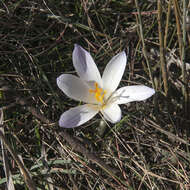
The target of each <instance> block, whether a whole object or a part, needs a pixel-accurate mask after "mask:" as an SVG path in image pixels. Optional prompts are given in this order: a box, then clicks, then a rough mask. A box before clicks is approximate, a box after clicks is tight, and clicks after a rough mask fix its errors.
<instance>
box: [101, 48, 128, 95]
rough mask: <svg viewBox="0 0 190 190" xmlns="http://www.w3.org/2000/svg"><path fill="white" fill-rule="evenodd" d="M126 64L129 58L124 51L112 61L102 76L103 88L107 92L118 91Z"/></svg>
mask: <svg viewBox="0 0 190 190" xmlns="http://www.w3.org/2000/svg"><path fill="white" fill-rule="evenodd" d="M126 63H127V56H126V54H125V52H124V51H123V52H121V53H119V54H117V55H115V56H114V57H113V58H112V59H111V60H110V62H109V63H108V64H107V66H106V68H105V70H104V73H103V76H102V80H103V85H104V87H103V88H104V89H105V90H108V91H109V92H114V91H115V90H116V89H117V87H118V85H119V83H120V81H121V78H122V76H123V73H124V71H125V67H126Z"/></svg>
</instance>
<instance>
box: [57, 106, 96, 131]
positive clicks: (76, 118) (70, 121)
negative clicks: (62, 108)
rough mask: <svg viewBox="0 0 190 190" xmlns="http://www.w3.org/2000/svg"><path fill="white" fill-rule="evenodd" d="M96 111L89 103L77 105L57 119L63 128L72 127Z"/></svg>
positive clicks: (88, 118)
mask: <svg viewBox="0 0 190 190" xmlns="http://www.w3.org/2000/svg"><path fill="white" fill-rule="evenodd" d="M97 113H98V109H95V108H94V107H91V105H89V104H85V105H82V106H77V107H75V108H71V109H69V110H68V111H66V112H64V113H63V114H62V115H61V117H60V119H59V126H60V127H64V128H74V127H78V126H80V125H82V124H83V123H85V122H87V121H88V120H90V119H91V118H92V117H94V116H95V115H96V114H97Z"/></svg>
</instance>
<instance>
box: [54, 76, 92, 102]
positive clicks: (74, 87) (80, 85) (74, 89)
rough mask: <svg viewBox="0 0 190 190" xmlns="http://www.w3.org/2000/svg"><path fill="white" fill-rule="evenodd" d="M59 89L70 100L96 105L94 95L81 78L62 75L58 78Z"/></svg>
mask: <svg viewBox="0 0 190 190" xmlns="http://www.w3.org/2000/svg"><path fill="white" fill-rule="evenodd" d="M57 85H58V87H59V88H60V89H61V90H62V91H63V92H64V93H65V94H66V95H67V96H68V97H70V98H72V99H74V100H78V101H83V102H86V103H96V100H95V98H94V94H92V93H90V92H89V87H88V85H87V84H85V83H84V82H83V81H82V80H81V79H80V78H78V77H76V76H74V75H70V74H62V75H61V76H59V77H58V78H57Z"/></svg>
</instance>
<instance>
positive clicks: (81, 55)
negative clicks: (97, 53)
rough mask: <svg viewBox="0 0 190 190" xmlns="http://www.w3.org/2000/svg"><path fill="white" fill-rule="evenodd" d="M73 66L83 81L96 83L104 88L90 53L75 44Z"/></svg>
mask: <svg viewBox="0 0 190 190" xmlns="http://www.w3.org/2000/svg"><path fill="white" fill-rule="evenodd" d="M73 65H74V67H75V70H76V71H77V73H78V75H79V76H80V78H81V79H83V80H85V81H95V82H97V83H98V84H99V85H100V86H101V87H102V79H101V76H100V73H99V71H98V68H97V66H96V64H95V63H94V60H93V58H92V57H91V55H90V53H89V52H87V51H86V50H85V49H83V48H82V47H81V46H79V45H77V44H75V48H74V51H73Z"/></svg>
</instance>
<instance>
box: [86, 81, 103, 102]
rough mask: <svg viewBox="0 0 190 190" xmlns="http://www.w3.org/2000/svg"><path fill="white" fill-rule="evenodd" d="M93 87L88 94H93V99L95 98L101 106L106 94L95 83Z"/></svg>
mask: <svg viewBox="0 0 190 190" xmlns="http://www.w3.org/2000/svg"><path fill="white" fill-rule="evenodd" d="M94 86H95V89H94V90H93V89H90V90H89V92H90V93H94V97H95V98H96V100H97V101H98V102H100V103H101V104H103V103H104V96H105V94H106V91H105V90H103V89H102V88H99V86H98V83H97V82H95V83H94Z"/></svg>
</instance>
